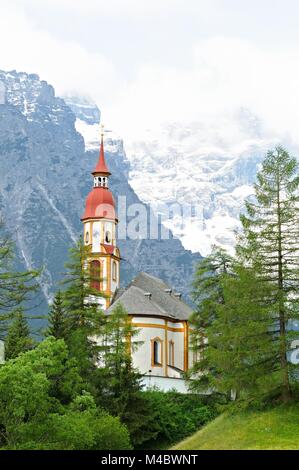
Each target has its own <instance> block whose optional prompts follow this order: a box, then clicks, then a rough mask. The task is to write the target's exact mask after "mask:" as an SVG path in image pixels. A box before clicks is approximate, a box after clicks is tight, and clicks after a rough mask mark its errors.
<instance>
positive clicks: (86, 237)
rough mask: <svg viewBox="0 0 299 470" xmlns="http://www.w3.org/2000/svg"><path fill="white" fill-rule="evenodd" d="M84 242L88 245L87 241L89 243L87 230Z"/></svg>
mask: <svg viewBox="0 0 299 470" xmlns="http://www.w3.org/2000/svg"><path fill="white" fill-rule="evenodd" d="M85 243H86V245H88V243H89V232H86V234H85Z"/></svg>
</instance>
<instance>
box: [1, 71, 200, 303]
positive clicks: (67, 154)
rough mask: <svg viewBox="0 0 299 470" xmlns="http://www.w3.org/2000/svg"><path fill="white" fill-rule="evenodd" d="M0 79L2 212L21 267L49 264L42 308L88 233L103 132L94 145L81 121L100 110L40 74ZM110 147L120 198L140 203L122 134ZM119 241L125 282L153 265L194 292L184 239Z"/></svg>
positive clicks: (182, 289) (152, 269)
mask: <svg viewBox="0 0 299 470" xmlns="http://www.w3.org/2000/svg"><path fill="white" fill-rule="evenodd" d="M0 84H1V85H2V89H5V99H4V102H1V103H0V169H1V171H0V218H1V217H4V220H5V222H6V226H7V229H8V231H9V232H10V234H11V236H12V237H13V239H14V241H15V245H16V252H17V267H18V268H19V269H24V267H27V268H29V269H31V268H41V267H42V268H43V271H42V279H41V288H42V294H43V296H41V297H43V299H44V300H43V303H42V304H40V305H39V309H40V312H44V311H45V309H46V308H47V305H46V303H45V299H46V300H47V301H50V300H51V298H52V296H53V293H54V292H55V290H56V289H57V288H58V286H59V280H60V279H61V277H62V274H63V272H64V271H65V269H64V263H65V261H66V259H67V252H68V249H69V248H70V246H72V245H73V244H74V242H75V241H76V240H77V239H78V237H79V235H80V234H81V233H82V224H81V221H80V217H81V215H82V213H83V207H84V202H85V198H86V196H87V194H88V192H89V191H90V189H91V187H92V177H91V175H90V171H91V170H92V168H93V167H94V165H95V162H96V161H97V159H98V153H99V133H98V132H97V134H96V137H95V138H96V145H94V147H88V148H87V149H86V148H85V144H84V139H83V137H82V135H81V133H80V132H78V130H76V128H75V123H76V122H77V123H81V125H84V126H89V128H91V129H93V128H94V127H93V126H94V124H93V123H96V122H98V120H99V118H100V112H99V110H98V108H97V107H95V106H94V105H92V104H90V103H89V102H87V101H86V100H83V102H82V100H81V99H80V100H78V99H70V98H68V99H67V101H68V104H66V102H65V101H64V100H63V99H62V98H60V97H57V96H55V91H54V89H53V87H52V86H51V85H49V84H48V83H46V82H44V81H42V80H40V79H39V77H38V76H37V75H33V74H26V73H18V72H16V71H11V72H3V71H0ZM76 119H77V121H76ZM78 119H80V120H78ZM82 123H83V124H82ZM105 151H106V158H107V161H108V165H109V168H110V170H111V172H112V177H111V181H110V184H111V189H112V191H113V193H114V195H115V198H116V201H117V200H118V196H120V197H123V198H125V199H126V201H127V203H128V205H130V204H140V200H139V198H138V196H137V195H136V193H135V192H134V190H133V189H132V187H131V186H130V185H129V183H128V174H129V161H128V159H127V157H126V154H125V152H124V148H123V142H122V140H120V139H117V138H115V136H112V135H111V137H109V138H107V139H106V143H105ZM144 208H145V210H146V211H148V207H147V206H146V205H144ZM125 216H126V215H125ZM128 221H129V216H128ZM119 247H120V251H121V254H122V257H123V260H122V264H121V280H122V285H126V284H127V283H128V282H130V281H131V280H132V278H133V276H134V275H136V274H137V273H138V272H139V271H147V272H148V273H151V274H153V275H156V276H158V277H161V278H162V279H164V280H165V281H166V282H168V283H169V284H171V285H172V286H173V287H174V288H176V289H177V290H178V291H179V292H182V293H183V295H185V296H187V295H188V293H189V292H190V286H191V282H192V276H193V269H194V263H196V262H197V261H198V260H199V258H200V257H199V256H198V255H196V254H192V253H191V252H190V251H188V250H185V249H184V248H183V246H182V244H181V242H180V241H179V240H178V239H175V238H173V237H172V238H171V239H168V240H161V239H159V238H156V239H150V238H146V239H125V237H124V239H121V240H119ZM39 301H40V300H38V301H37V300H36V299H35V303H36V304H38V303H39Z"/></svg>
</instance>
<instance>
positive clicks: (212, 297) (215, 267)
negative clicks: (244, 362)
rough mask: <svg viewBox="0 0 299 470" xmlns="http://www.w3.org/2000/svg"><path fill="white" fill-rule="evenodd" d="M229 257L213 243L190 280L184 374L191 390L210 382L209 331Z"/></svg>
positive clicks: (213, 372)
mask: <svg viewBox="0 0 299 470" xmlns="http://www.w3.org/2000/svg"><path fill="white" fill-rule="evenodd" d="M232 263H233V258H232V257H231V256H230V255H229V254H228V253H227V252H226V251H225V250H223V249H221V248H219V247H216V246H214V247H213V250H212V253H211V254H210V255H209V256H207V257H206V258H203V259H202V260H201V261H200V262H199V264H198V266H197V269H196V272H195V278H194V282H193V292H192V296H193V301H194V303H195V306H196V307H195V310H194V313H193V315H192V317H191V318H190V324H191V326H192V328H191V335H190V338H191V348H192V351H193V354H194V358H195V360H194V362H193V367H192V368H191V369H190V370H189V372H188V374H187V376H188V377H189V379H190V378H192V380H191V381H189V386H190V388H191V389H192V390H194V391H203V392H205V391H207V390H209V389H210V388H211V387H213V386H214V376H215V375H217V374H218V372H217V366H216V365H215V364H214V363H212V362H211V360H210V349H211V347H212V343H211V341H210V338H209V331H210V328H211V326H212V324H213V323H214V322H215V321H216V317H217V307H218V305H223V304H224V295H223V285H222V279H223V278H224V277H225V276H230V275H231V272H232Z"/></svg>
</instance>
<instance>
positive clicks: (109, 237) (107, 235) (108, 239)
mask: <svg viewBox="0 0 299 470" xmlns="http://www.w3.org/2000/svg"><path fill="white" fill-rule="evenodd" d="M105 242H106V243H111V234H110V232H109V231H108V230H107V232H106V234H105Z"/></svg>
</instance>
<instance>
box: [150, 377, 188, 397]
mask: <svg viewBox="0 0 299 470" xmlns="http://www.w3.org/2000/svg"><path fill="white" fill-rule="evenodd" d="M142 383H143V385H144V388H145V389H149V388H153V387H155V388H159V389H160V390H163V391H165V392H169V391H170V390H176V391H177V392H180V393H190V392H189V390H188V387H187V384H186V382H185V380H183V379H175V378H171V377H154V376H147V377H143V379H142Z"/></svg>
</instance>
